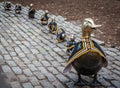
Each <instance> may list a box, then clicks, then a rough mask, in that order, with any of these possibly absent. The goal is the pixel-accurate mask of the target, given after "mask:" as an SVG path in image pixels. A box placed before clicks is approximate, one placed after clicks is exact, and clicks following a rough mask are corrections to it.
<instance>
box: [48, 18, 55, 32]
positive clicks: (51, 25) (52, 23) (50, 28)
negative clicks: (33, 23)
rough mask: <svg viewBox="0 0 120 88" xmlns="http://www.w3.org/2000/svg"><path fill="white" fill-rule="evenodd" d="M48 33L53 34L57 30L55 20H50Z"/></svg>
mask: <svg viewBox="0 0 120 88" xmlns="http://www.w3.org/2000/svg"><path fill="white" fill-rule="evenodd" d="M48 28H49V32H50V33H52V34H55V32H56V30H57V23H56V22H55V18H52V21H51V22H50V23H49V24H48Z"/></svg>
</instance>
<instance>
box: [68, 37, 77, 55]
mask: <svg viewBox="0 0 120 88" xmlns="http://www.w3.org/2000/svg"><path fill="white" fill-rule="evenodd" d="M75 45H76V41H75V36H74V35H72V36H71V37H70V40H69V41H67V46H66V48H67V50H66V53H67V54H70V53H71V52H72V50H73V49H74V47H75Z"/></svg>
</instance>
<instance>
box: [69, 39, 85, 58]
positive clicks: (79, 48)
mask: <svg viewBox="0 0 120 88" xmlns="http://www.w3.org/2000/svg"><path fill="white" fill-rule="evenodd" d="M81 49H83V45H82V41H80V42H78V43H76V45H75V47H74V49H73V51H72V53H71V55H70V57H69V60H70V59H71V57H72V56H73V55H74V54H75V53H77V52H78V51H80V50H81Z"/></svg>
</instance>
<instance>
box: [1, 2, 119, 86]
mask: <svg viewBox="0 0 120 88" xmlns="http://www.w3.org/2000/svg"><path fill="white" fill-rule="evenodd" d="M27 10H28V7H23V11H22V14H20V15H17V14H15V12H14V11H4V9H3V7H2V3H0V67H1V68H2V71H3V73H4V75H5V76H6V77H7V83H8V84H10V85H11V87H12V88H81V87H78V86H74V85H73V84H74V82H75V81H77V75H76V72H75V71H74V69H72V71H71V72H68V73H67V74H63V73H62V71H63V69H64V67H65V64H66V60H67V59H66V58H67V57H68V56H67V55H66V53H65V50H66V49H65V45H66V42H64V43H56V41H55V38H56V36H55V35H52V34H49V33H48V31H47V29H48V28H47V26H42V25H41V24H40V21H39V18H40V16H41V15H42V14H43V11H42V10H39V11H37V13H36V15H35V19H33V20H31V19H28V17H27ZM50 16H54V15H50ZM56 21H57V23H58V25H59V26H60V27H63V28H64V29H65V30H66V32H67V35H68V36H69V35H70V34H77V37H78V38H77V40H78V39H79V38H80V36H81V28H80V27H76V26H74V25H73V24H71V23H69V22H67V21H64V18H62V17H61V16H56ZM73 28H74V30H73ZM102 47H103V46H102ZM103 49H104V51H105V52H106V54H107V56H108V57H109V60H108V61H109V65H108V67H107V68H103V69H102V70H101V71H100V72H99V74H98V79H99V81H100V83H101V84H102V86H98V87H95V88H120V52H119V51H118V50H117V49H115V48H107V47H103ZM84 78H86V79H87V80H91V79H88V77H84ZM82 88H90V87H88V86H85V87H82Z"/></svg>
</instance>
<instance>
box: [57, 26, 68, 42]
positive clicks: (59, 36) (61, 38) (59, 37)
mask: <svg viewBox="0 0 120 88" xmlns="http://www.w3.org/2000/svg"><path fill="white" fill-rule="evenodd" d="M56 36H57V38H56V39H57V42H58V43H60V42H63V41H65V38H66V32H65V30H63V29H62V28H57V31H56Z"/></svg>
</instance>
